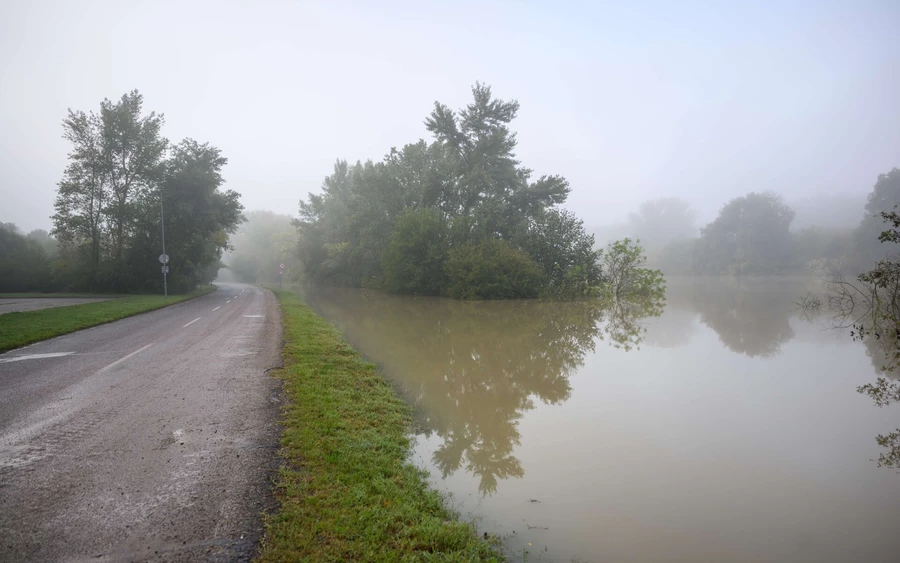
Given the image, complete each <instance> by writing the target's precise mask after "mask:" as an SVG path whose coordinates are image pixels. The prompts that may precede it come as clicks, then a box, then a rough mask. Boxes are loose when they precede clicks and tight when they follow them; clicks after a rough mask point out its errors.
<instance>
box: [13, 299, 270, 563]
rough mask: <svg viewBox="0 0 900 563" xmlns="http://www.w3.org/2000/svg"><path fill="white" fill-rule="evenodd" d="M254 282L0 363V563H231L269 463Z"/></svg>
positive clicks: (250, 551)
mask: <svg viewBox="0 0 900 563" xmlns="http://www.w3.org/2000/svg"><path fill="white" fill-rule="evenodd" d="M280 327H281V323H280V318H279V312H278V307H277V303H276V301H275V298H274V296H273V295H272V294H271V293H270V292H268V291H265V290H263V289H260V288H255V287H252V286H241V285H226V284H223V285H221V286H220V289H219V290H218V291H216V292H215V293H212V294H210V295H206V296H203V297H200V298H197V299H193V300H190V301H187V302H184V303H180V304H177V305H173V306H171V307H166V308H165V309H160V310H157V311H154V312H151V313H147V314H143V315H138V316H136V317H131V318H128V319H124V320H121V321H118V322H115V323H112V324H108V325H103V326H99V327H95V328H92V329H88V330H84V331H81V332H77V333H73V334H70V335H66V336H61V337H59V338H54V339H52V340H47V341H44V342H39V343H37V344H34V345H31V346H28V347H26V348H21V349H18V350H14V351H12V352H8V353H6V354H0V561H42V562H43V561H148V560H149V561H243V560H249V559H250V558H251V557H252V556H253V555H254V553H255V550H256V548H257V544H258V541H259V538H260V535H261V531H262V520H261V516H260V513H261V512H262V511H263V510H264V509H266V508H268V507H269V505H270V503H271V500H270V499H271V493H270V486H269V485H270V482H271V477H272V475H273V471H274V469H275V467H276V463H277V455H276V449H277V445H278V435H279V432H278V427H277V417H278V410H279V409H278V403H279V401H280V385H279V383H278V381H277V380H276V379H274V378H273V377H271V376H269V375H268V374H267V373H266V370H267V369H268V368H271V367H275V366H277V365H278V364H279V363H280V342H281V333H280V330H281V329H280Z"/></svg>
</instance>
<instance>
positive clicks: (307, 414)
mask: <svg viewBox="0 0 900 563" xmlns="http://www.w3.org/2000/svg"><path fill="white" fill-rule="evenodd" d="M275 293H276V295H277V296H278V299H279V301H280V302H281V308H282V322H283V323H284V339H285V346H284V361H285V366H284V369H282V370H280V376H281V378H282V379H283V380H284V389H285V393H286V394H287V397H288V406H286V407H285V409H284V416H283V423H284V435H283V438H282V452H283V455H284V458H285V466H284V467H283V468H282V470H281V472H280V474H279V477H278V485H277V489H276V496H277V498H278V501H279V505H280V506H279V509H278V511H277V513H276V514H274V515H272V516H270V517H269V518H268V519H267V522H266V537H265V539H264V540H263V551H262V554H261V555H260V561H264V562H269V561H500V560H502V556H501V555H500V553H499V552H498V551H497V550H496V547H495V546H494V545H493V544H492V543H490V542H488V541H484V540H482V539H480V538H478V537H477V536H476V535H475V530H474V528H473V527H472V526H471V525H470V524H467V523H464V522H461V521H459V520H458V519H457V517H456V515H455V514H453V513H452V512H451V511H449V510H448V509H447V508H446V507H445V506H444V503H443V499H442V498H441V496H440V495H439V494H438V493H437V492H435V491H432V490H430V489H429V488H428V486H427V483H426V480H425V474H424V473H423V472H422V471H420V470H418V469H416V468H415V467H414V466H413V465H412V464H410V463H409V462H407V454H408V452H409V447H410V444H409V440H408V438H407V434H406V432H407V429H408V427H409V423H410V419H409V415H410V413H409V407H408V406H407V405H406V404H405V403H404V402H403V401H402V400H401V399H400V398H398V397H397V395H396V394H395V393H394V391H393V389H392V388H391V387H390V385H389V384H388V382H387V381H385V380H384V379H383V378H382V377H381V376H380V375H379V374H378V372H377V370H376V368H375V366H374V365H372V364H370V363H366V362H365V361H363V359H362V357H361V356H360V355H359V353H358V352H356V350H354V349H353V348H352V347H351V346H350V345H349V344H347V342H345V341H344V339H343V338H342V337H341V335H340V334H339V333H338V332H337V331H336V330H335V329H334V328H333V327H331V325H329V324H328V323H327V322H325V321H324V320H322V319H321V318H320V317H319V316H317V315H316V314H315V313H314V312H313V311H312V310H311V309H309V308H308V307H307V306H306V305H304V304H303V302H302V301H301V300H300V298H299V297H297V296H296V295H294V294H292V293H289V292H286V291H278V290H275Z"/></svg>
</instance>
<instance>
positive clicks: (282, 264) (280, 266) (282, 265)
mask: <svg viewBox="0 0 900 563" xmlns="http://www.w3.org/2000/svg"><path fill="white" fill-rule="evenodd" d="M278 267H279V268H281V269H282V270H284V262H282V263H281V265H279V266H278Z"/></svg>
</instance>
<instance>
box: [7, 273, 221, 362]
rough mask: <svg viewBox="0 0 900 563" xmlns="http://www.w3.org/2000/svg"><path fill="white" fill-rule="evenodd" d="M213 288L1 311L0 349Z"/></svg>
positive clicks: (213, 289) (185, 297) (9, 348)
mask: <svg viewBox="0 0 900 563" xmlns="http://www.w3.org/2000/svg"><path fill="white" fill-rule="evenodd" d="M212 291H215V287H211V288H204V289H201V290H197V291H195V292H193V293H188V294H186V295H170V296H169V298H168V300H167V299H165V298H164V297H163V296H162V295H133V296H129V297H119V298H117V299H111V300H109V301H102V302H100V303H85V304H83V305H69V306H67V307H54V308H52V309H40V310H38V311H24V312H21V313H6V314H3V315H0V352H5V351H7V350H12V349H13V348H19V347H21V346H25V345H28V344H32V343H34V342H38V341H41V340H46V339H47V338H53V337H54V336H59V335H61V334H68V333H70V332H75V331H76V330H81V329H83V328H89V327H92V326H96V325H100V324H104V323H109V322H112V321H117V320H119V319H124V318H125V317H130V316H132V315H137V314H138V313H144V312H146V311H152V310H153V309H159V308H161V307H165V306H166V305H172V304H174V303H178V302H180V301H185V300H187V299H192V298H194V297H197V296H200V295H204V294H206V293H210V292H212Z"/></svg>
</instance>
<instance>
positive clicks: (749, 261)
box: [695, 192, 794, 275]
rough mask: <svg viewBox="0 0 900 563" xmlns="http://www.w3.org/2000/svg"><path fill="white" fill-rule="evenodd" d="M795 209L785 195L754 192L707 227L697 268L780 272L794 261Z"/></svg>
mask: <svg viewBox="0 0 900 563" xmlns="http://www.w3.org/2000/svg"><path fill="white" fill-rule="evenodd" d="M793 219H794V212H793V210H791V208H789V207H788V206H787V205H785V204H784V202H783V201H782V199H781V197H780V196H778V195H775V194H771V193H756V192H751V193H749V194H747V195H746V196H743V197H737V198H734V199H732V200H731V201H729V202H728V203H727V204H725V206H724V207H722V210H721V211H720V212H719V216H718V217H717V218H716V219H715V221H713V222H712V223H710V224H709V225H707V226H706V227H704V228H703V230H702V232H701V236H700V241H699V244H698V247H697V252H696V257H697V263H696V264H695V269H696V270H697V271H698V273H703V274H713V275H716V274H777V273H780V272H782V271H784V270H786V269H788V268H789V267H790V266H791V265H792V264H793V253H792V250H791V247H792V242H793V239H792V237H791V221H792V220H793Z"/></svg>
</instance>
